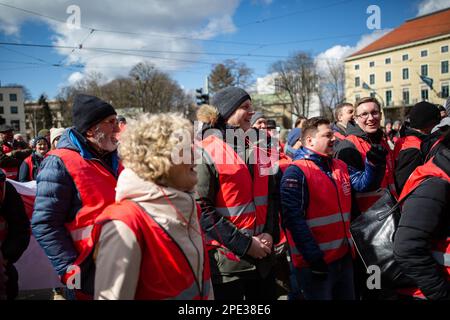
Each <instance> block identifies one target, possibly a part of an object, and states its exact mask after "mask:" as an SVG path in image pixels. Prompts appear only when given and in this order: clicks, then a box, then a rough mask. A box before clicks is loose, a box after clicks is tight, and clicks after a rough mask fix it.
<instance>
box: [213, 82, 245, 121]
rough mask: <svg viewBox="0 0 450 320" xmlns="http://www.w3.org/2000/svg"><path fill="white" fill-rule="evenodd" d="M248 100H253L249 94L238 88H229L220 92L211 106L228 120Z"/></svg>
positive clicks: (214, 97)
mask: <svg viewBox="0 0 450 320" xmlns="http://www.w3.org/2000/svg"><path fill="white" fill-rule="evenodd" d="M246 100H251V98H250V96H249V94H248V93H247V92H246V91H245V90H244V89H241V88H238V87H228V88H225V89H222V90H220V91H218V92H217V93H216V94H215V95H214V96H213V98H212V100H211V104H212V105H213V106H214V107H216V108H217V110H219V114H220V115H221V116H222V117H223V119H224V120H227V119H228V118H229V117H230V116H231V114H232V113H233V112H234V111H235V110H236V109H237V108H239V106H240V105H241V104H242V103H243V102H245V101H246Z"/></svg>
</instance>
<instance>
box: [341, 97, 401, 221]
mask: <svg viewBox="0 0 450 320" xmlns="http://www.w3.org/2000/svg"><path fill="white" fill-rule="evenodd" d="M355 119H356V125H355V126H349V128H348V130H347V134H348V136H347V137H346V138H345V140H343V141H341V142H340V143H339V144H338V146H337V148H336V153H335V157H336V158H337V159H340V160H342V161H344V162H345V163H347V164H348V165H349V166H352V167H353V168H355V169H357V170H364V162H365V160H366V155H367V152H368V151H369V150H370V149H371V148H372V147H376V148H378V149H379V150H380V152H379V155H380V162H381V161H382V162H385V164H386V166H385V173H384V174H381V175H378V177H377V178H379V180H381V184H380V181H376V182H375V183H374V185H373V186H372V188H370V189H369V192H358V193H356V202H357V209H358V210H359V212H356V211H355V212H353V215H355V214H357V213H361V212H365V211H366V210H367V209H368V208H370V207H371V206H372V205H373V204H374V203H375V202H376V201H377V200H378V199H379V198H380V197H381V196H382V195H383V190H382V189H386V188H388V189H389V190H390V191H391V192H392V193H394V195H395V185H394V157H393V153H392V151H391V150H390V148H389V145H388V143H387V141H386V137H385V136H384V133H383V131H382V130H381V129H380V120H381V106H380V103H379V102H378V101H377V100H376V99H375V98H371V97H367V98H362V99H361V100H359V101H358V103H357V105H356V110H355ZM383 154H384V155H383ZM379 187H380V188H379Z"/></svg>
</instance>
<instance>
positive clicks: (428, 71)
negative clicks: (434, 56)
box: [419, 63, 430, 77]
mask: <svg viewBox="0 0 450 320" xmlns="http://www.w3.org/2000/svg"><path fill="white" fill-rule="evenodd" d="M422 66H427V74H422ZM419 74H420V75H421V76H425V77H428V75H429V74H430V68H429V66H428V63H424V64H421V65H420V73H419Z"/></svg>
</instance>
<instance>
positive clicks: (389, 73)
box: [386, 71, 392, 82]
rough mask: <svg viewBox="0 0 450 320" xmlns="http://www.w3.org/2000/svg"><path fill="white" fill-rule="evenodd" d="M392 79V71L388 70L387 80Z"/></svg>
mask: <svg viewBox="0 0 450 320" xmlns="http://www.w3.org/2000/svg"><path fill="white" fill-rule="evenodd" d="M391 79H392V75H391V72H390V71H387V72H386V82H391Z"/></svg>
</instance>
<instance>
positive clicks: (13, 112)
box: [11, 106, 19, 114]
mask: <svg viewBox="0 0 450 320" xmlns="http://www.w3.org/2000/svg"><path fill="white" fill-rule="evenodd" d="M16 113H19V108H17V107H16V106H11V114H16Z"/></svg>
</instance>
